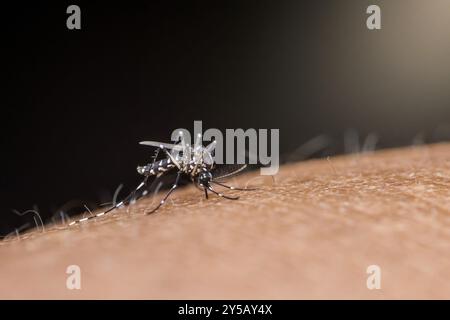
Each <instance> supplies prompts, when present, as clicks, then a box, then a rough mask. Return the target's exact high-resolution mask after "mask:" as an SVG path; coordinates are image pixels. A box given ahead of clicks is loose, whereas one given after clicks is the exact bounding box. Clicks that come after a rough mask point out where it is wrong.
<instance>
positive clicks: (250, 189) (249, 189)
mask: <svg viewBox="0 0 450 320" xmlns="http://www.w3.org/2000/svg"><path fill="white" fill-rule="evenodd" d="M211 182H212V183H215V184H217V185H219V186H222V187H224V188H228V189H230V190H239V191H255V190H258V189H256V188H236V187H232V186H227V185H226V184H223V183H220V182H217V181H213V180H211Z"/></svg>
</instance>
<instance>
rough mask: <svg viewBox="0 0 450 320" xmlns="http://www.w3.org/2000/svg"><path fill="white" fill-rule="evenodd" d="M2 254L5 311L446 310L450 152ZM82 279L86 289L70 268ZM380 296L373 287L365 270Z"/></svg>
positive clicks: (278, 185)
mask: <svg viewBox="0 0 450 320" xmlns="http://www.w3.org/2000/svg"><path fill="white" fill-rule="evenodd" d="M228 183H230V184H233V185H239V186H243V185H246V184H247V183H248V185H249V186H257V187H258V188H259V189H258V190H256V191H246V192H240V191H233V192H231V194H234V195H240V196H241V198H240V199H239V200H238V201H229V200H226V199H221V198H218V197H215V196H213V195H211V196H210V197H209V200H206V199H204V195H203V194H202V193H201V192H200V191H199V190H197V189H195V188H194V187H192V186H190V187H187V188H183V189H180V190H177V191H176V192H175V193H174V194H173V197H172V201H168V202H167V203H166V204H165V205H164V206H163V207H162V208H161V209H160V210H159V211H158V212H157V213H155V214H153V215H145V214H144V213H145V212H146V211H149V210H150V209H151V208H153V206H154V205H155V203H153V201H156V200H154V199H152V198H144V199H141V200H140V201H138V202H137V203H135V204H134V205H132V206H131V207H128V208H123V209H119V210H116V211H115V212H114V213H113V214H111V215H109V216H105V217H103V218H99V219H94V220H90V221H88V222H87V223H85V224H82V225H80V226H73V227H66V226H64V227H62V226H60V227H54V228H51V229H47V230H46V232H45V233H42V232H38V231H35V232H31V233H28V234H26V235H24V236H22V237H21V238H20V239H11V240H8V241H3V242H2V243H1V245H0V257H1V261H2V262H1V263H0V298H2V299H11V298H25V299H29V298H37V299H44V298H51V299H55V298H57V299H82V298H87V299H90V298H95V299H98V298H106V299H109V298H124V299H197V298H200V299H228V298H233V299H247V298H248V299H313V298H322V299H331V298H340V299H354V298H357V299H398V298H406V299H410V298H411V299H412V298H419V299H421V298H425V299H428V298H438V299H441V298H447V299H448V298H450V281H449V280H450V144H436V145H430V146H421V147H413V148H403V149H391V150H382V151H377V152H375V153H373V154H363V155H349V156H340V157H334V158H329V159H321V160H311V161H305V162H300V163H294V164H288V165H284V166H282V167H281V168H280V172H279V174H278V175H277V176H276V177H275V179H274V180H273V179H271V178H270V177H261V176H259V175H258V172H252V173H249V174H243V175H241V176H238V177H236V178H233V179H231V180H229V181H228ZM69 265H78V266H79V267H80V268H81V290H68V289H67V288H66V279H67V277H68V276H69V275H68V274H66V269H67V267H68V266H69ZM370 265H377V266H379V267H380V269H381V289H373V290H369V289H368V288H367V284H366V281H367V278H368V277H369V276H370V275H369V274H367V272H366V271H367V268H368V266H370Z"/></svg>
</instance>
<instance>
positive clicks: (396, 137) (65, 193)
mask: <svg viewBox="0 0 450 320" xmlns="http://www.w3.org/2000/svg"><path fill="white" fill-rule="evenodd" d="M70 4H77V5H79V6H80V7H81V25H82V29H81V30H68V29H67V28H66V19H67V17H68V15H67V14H66V8H67V6H69V5H70ZM370 4H378V5H380V7H381V10H382V29H381V30H377V31H370V30H368V29H367V28H366V18H367V16H368V15H367V14H366V8H367V6H368V5H370ZM1 29H2V31H1V32H2V40H1V42H2V52H3V54H4V56H3V58H2V76H3V78H4V84H3V85H2V94H1V97H0V99H1V100H0V106H1V113H2V120H3V121H2V126H1V128H2V160H3V162H4V164H3V165H2V174H1V193H2V195H1V208H0V234H6V233H7V232H10V231H11V230H13V229H14V228H17V227H20V226H21V225H23V224H24V223H26V222H27V221H28V222H30V217H19V216H17V215H16V214H14V213H13V212H12V211H11V209H17V210H19V211H21V212H22V211H25V210H27V209H31V208H33V206H37V208H38V209H39V211H40V213H41V216H42V217H43V218H45V219H46V220H47V221H48V220H49V219H50V218H51V217H52V215H54V214H55V213H57V212H58V210H59V209H60V208H61V206H63V205H64V204H66V203H67V202H68V201H74V200H80V202H76V201H75V202H72V204H68V205H67V206H66V207H67V208H69V207H74V206H77V205H78V206H79V204H80V203H86V204H88V205H90V206H93V207H95V205H98V204H99V203H101V202H102V201H108V199H110V198H111V197H112V194H113V192H114V190H115V189H116V187H117V186H118V185H119V184H120V183H124V184H125V188H124V190H129V189H131V188H132V187H133V186H134V185H135V184H137V183H138V182H139V180H140V178H139V176H138V175H137V173H136V171H135V167H136V165H138V164H144V163H146V162H147V161H148V160H149V158H150V156H151V155H152V150H150V149H149V148H147V147H143V146H140V145H138V144H137V142H138V141H141V140H160V141H169V138H170V137H169V135H170V133H171V132H172V130H174V129H175V128H177V127H184V128H187V129H189V130H192V128H193V121H194V120H202V121H203V128H204V130H205V129H207V128H213V127H214V128H219V129H225V128H244V129H246V128H256V129H258V128H269V129H270V128H279V129H280V140H281V141H280V148H281V154H282V156H283V159H285V160H286V159H295V158H298V159H303V158H306V157H316V156H324V155H328V154H338V153H342V152H346V151H350V150H349V148H348V141H347V147H346V139H347V140H348V139H350V140H351V141H354V138H353V140H352V136H353V137H354V134H353V135H352V134H349V132H352V131H349V129H351V128H353V129H354V130H355V131H353V132H357V133H358V135H359V136H360V139H361V141H363V140H364V138H365V137H366V136H367V135H368V134H370V133H375V134H377V136H378V137H379V140H378V144H377V147H378V148H380V147H381V148H384V147H393V146H402V145H410V144H412V143H423V142H426V143H428V142H435V141H442V140H448V139H449V138H450V126H449V124H450V3H449V2H448V1H446V0H442V1H429V2H428V1H419V0H416V1H409V0H404V1H361V0H352V1H314V0H310V1H272V2H265V1H223V2H219V1H208V2H207V1H204V2H197V1H162V2H157V1H148V2H147V3H145V4H144V3H132V2H122V3H110V2H106V1H105V2H103V3H100V2H97V3H93V2H84V1H83V2H80V1H76V2H65V1H59V2H58V3H53V4H51V3H40V2H39V3H38V2H34V3H31V2H30V3H29V4H25V3H20V4H16V5H11V4H9V5H6V4H2V17H1ZM317 136H320V137H321V138H319V140H317V138H316V140H313V141H321V144H320V143H319V147H317V148H312V149H310V150H309V151H305V150H304V149H300V151H301V152H300V153H299V152H298V148H299V147H300V146H301V145H303V144H304V143H306V142H307V141H309V140H311V139H313V138H315V137H317ZM306 149H308V148H306ZM296 150H297V151H296ZM302 150H303V151H302ZM302 152H303V153H302ZM80 210H81V208H78V211H80ZM31 221H32V219H31Z"/></svg>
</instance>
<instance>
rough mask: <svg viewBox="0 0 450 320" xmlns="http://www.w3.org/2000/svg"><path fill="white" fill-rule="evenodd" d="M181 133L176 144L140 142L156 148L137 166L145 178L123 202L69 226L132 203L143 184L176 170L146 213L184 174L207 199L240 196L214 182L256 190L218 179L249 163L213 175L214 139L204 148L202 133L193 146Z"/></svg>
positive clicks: (246, 189)
mask: <svg viewBox="0 0 450 320" xmlns="http://www.w3.org/2000/svg"><path fill="white" fill-rule="evenodd" d="M179 136H180V142H179V143H177V144H169V143H163V142H157V141H141V142H139V143H140V144H141V145H146V146H151V147H156V148H157V149H156V152H155V155H154V157H153V162H151V163H148V164H146V165H144V166H138V167H137V172H138V173H139V174H140V175H142V176H144V179H143V181H142V182H141V183H140V184H139V185H138V186H137V187H136V188H135V189H134V190H133V191H132V192H131V193H130V194H129V195H128V196H127V197H125V198H124V199H123V200H122V201H120V202H119V203H117V204H116V205H114V206H113V207H111V208H109V209H108V210H106V211H104V212H100V213H98V214H96V215H92V216H89V217H86V218H82V219H79V220H76V221H73V222H71V223H70V224H69V226H72V225H75V224H78V223H81V222H84V221H87V220H90V219H94V218H98V217H101V216H104V215H106V214H108V213H110V212H111V211H113V210H115V209H118V208H120V207H122V206H124V205H127V204H129V203H130V202H131V201H132V199H133V197H134V195H135V194H136V193H137V192H138V191H140V190H141V189H142V188H143V187H145V186H147V182H148V179H149V178H150V177H156V178H159V177H161V176H162V175H165V174H168V173H170V172H176V178H175V182H174V183H173V184H172V187H171V188H170V190H169V191H168V192H167V193H166V195H165V196H164V197H163V198H162V200H161V201H160V202H159V203H158V205H157V206H156V207H155V208H154V209H152V210H151V211H149V212H147V213H146V214H152V213H154V212H155V211H157V210H158V209H159V208H160V207H161V206H162V205H163V204H164V203H165V202H166V201H167V199H168V198H169V197H170V195H171V194H172V193H173V191H175V189H176V188H177V187H178V184H179V182H180V178H182V177H186V178H188V179H189V180H190V181H191V182H192V183H194V185H195V186H196V187H197V188H199V189H201V190H202V191H203V192H204V194H205V197H206V199H208V192H211V193H213V194H215V195H217V196H219V197H221V198H225V199H228V200H238V199H239V197H238V196H230V195H225V194H223V193H222V192H219V191H217V190H216V189H215V188H214V187H213V185H217V186H221V187H224V188H227V189H229V190H239V191H252V190H255V189H252V188H237V187H233V186H229V185H227V184H224V183H222V182H219V181H218V180H219V179H223V178H226V177H229V176H232V175H235V174H237V173H239V172H240V171H242V170H244V169H245V168H246V165H243V166H241V167H240V168H239V169H237V170H234V171H232V172H230V173H228V174H225V175H222V176H219V177H213V174H212V171H213V170H214V169H215V167H216V163H215V162H214V157H213V153H214V149H215V148H216V141H215V140H214V141H213V142H211V143H210V144H209V145H207V146H206V147H204V146H203V144H202V135H201V134H198V135H197V139H196V141H195V144H194V146H191V145H189V144H187V143H186V141H185V139H184V135H183V132H182V131H181V132H180V133H179ZM169 150H170V152H169ZM161 152H163V153H164V156H165V158H163V159H161V160H159V161H157V159H158V156H159V154H160V153H161Z"/></svg>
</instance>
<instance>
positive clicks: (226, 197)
mask: <svg viewBox="0 0 450 320" xmlns="http://www.w3.org/2000/svg"><path fill="white" fill-rule="evenodd" d="M207 188H208V190H209V191H211V192H212V193H215V194H217V195H218V196H219V197H222V198H225V199H228V200H237V199H239V197H231V196H226V195H224V194H222V193H220V192H217V191H216V190H214V189H213V187H211V185H209V186H208V187H207Z"/></svg>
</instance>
